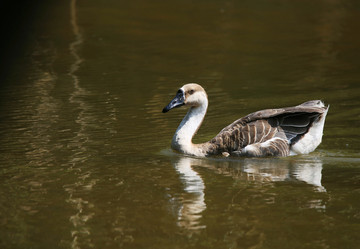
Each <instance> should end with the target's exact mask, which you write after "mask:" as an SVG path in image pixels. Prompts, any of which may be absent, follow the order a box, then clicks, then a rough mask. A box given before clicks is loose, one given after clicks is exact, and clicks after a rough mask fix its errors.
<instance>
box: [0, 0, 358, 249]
mask: <svg viewBox="0 0 360 249" xmlns="http://www.w3.org/2000/svg"><path fill="white" fill-rule="evenodd" d="M37 8H39V7H37ZM42 8H44V9H46V11H38V12H36V13H37V14H36V15H33V16H31V15H30V16H31V18H30V19H29V20H28V22H27V23H26V25H27V26H26V27H28V35H27V36H26V39H24V40H23V41H22V43H21V44H22V46H21V50H20V51H19V50H17V51H13V52H12V51H9V52H8V53H9V54H10V55H12V56H11V60H10V61H11V64H6V68H9V69H8V70H7V71H6V74H3V76H2V78H1V81H2V87H1V93H0V95H1V96H0V99H1V101H0V103H1V105H0V120H1V122H0V137H1V142H2V146H1V148H0V166H1V168H0V178H1V182H2V185H1V188H0V198H1V201H0V222H1V228H0V247H1V248H357V247H358V245H359V243H360V235H359V231H360V154H359V148H360V140H359V134H360V128H359V127H360V114H359V113H360V84H359V81H360V70H359V68H360V61H359V59H358V58H359V56H360V47H359V44H360V33H359V32H358V30H359V28H360V6H359V4H358V3H357V1H346V2H344V1H337V0H333V1H319V2H313V1H284V0H279V1H271V2H269V1H256V2H255V1H241V2H238V1H195V2H194V1H171V2H164V1H151V2H147V1H141V0H137V1H130V2H128V1H124V2H123V1H107V2H106V3H102V2H99V1H86V2H82V1H79V2H77V1H75V0H70V1H68V2H67V1H59V2H56V3H47V4H46V6H45V7H42ZM34 11H35V10H34ZM9 35H10V34H9ZM3 61H4V60H3ZM3 64H4V67H5V63H3ZM187 82H197V83H200V84H201V85H203V86H204V87H205V89H206V90H207V93H208V95H209V101H210V102H209V103H210V105H209V109H208V114H207V117H206V119H205V121H204V123H203V127H202V128H201V129H200V130H199V132H198V135H197V136H196V137H195V141H196V142H203V141H206V140H208V139H210V138H212V137H213V136H214V135H216V133H217V132H219V131H220V130H221V129H222V128H223V127H225V126H226V125H228V124H229V123H231V122H233V121H234V120H236V119H238V118H240V117H242V116H244V115H246V114H248V113H250V112H253V111H256V110H259V109H265V108H273V107H274V108H275V107H281V106H291V105H296V104H299V103H301V102H304V101H307V100H310V99H322V100H324V101H325V102H326V103H327V104H330V110H329V114H328V117H327V121H326V124H325V133H324V137H323V143H322V144H321V145H320V146H319V148H318V149H317V150H316V151H315V152H313V153H311V154H309V155H304V156H295V157H288V158H262V159H251V158H240V159H239V158H227V159H224V158H218V157H215V158H206V159H200V158H191V157H186V156H183V155H179V154H177V153H174V152H172V151H171V149H170V141H171V138H172V135H173V133H174V131H175V129H176V127H177V125H178V124H179V122H180V120H181V118H182V117H183V116H184V115H185V113H186V110H185V109H176V110H172V111H171V112H169V113H167V114H162V113H161V110H162V108H163V107H164V106H165V105H166V104H167V103H168V102H169V101H170V99H171V98H172V97H173V96H174V94H175V93H176V91H177V89H178V88H179V87H181V86H182V85H183V84H184V83H187Z"/></svg>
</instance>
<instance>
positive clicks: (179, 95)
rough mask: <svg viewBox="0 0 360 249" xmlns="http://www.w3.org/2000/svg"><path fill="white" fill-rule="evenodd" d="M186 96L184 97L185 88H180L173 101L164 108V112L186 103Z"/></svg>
mask: <svg viewBox="0 0 360 249" xmlns="http://www.w3.org/2000/svg"><path fill="white" fill-rule="evenodd" d="M184 100H185V97H184V92H183V90H181V89H180V90H179V91H178V92H177V94H176V96H175V98H174V99H173V100H171V102H170V103H169V104H168V105H167V106H165V107H164V109H163V110H162V112H163V113H165V112H168V111H170V110H171V109H173V108H175V107H180V106H183V105H185V103H184Z"/></svg>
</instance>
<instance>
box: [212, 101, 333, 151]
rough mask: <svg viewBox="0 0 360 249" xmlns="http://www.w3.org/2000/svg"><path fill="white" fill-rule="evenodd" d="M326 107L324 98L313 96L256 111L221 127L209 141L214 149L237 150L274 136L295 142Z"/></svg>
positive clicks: (290, 142)
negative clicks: (290, 105)
mask: <svg viewBox="0 0 360 249" xmlns="http://www.w3.org/2000/svg"><path fill="white" fill-rule="evenodd" d="M325 110H326V108H325V107H323V104H322V102H321V101H318V100H313V101H308V102H305V103H303V104H301V105H298V106H294V107H286V108H281V109H267V110H262V111H258V112H254V113H251V114H249V115H247V116H245V117H243V118H240V119H238V120H236V121H235V122H233V123H232V124H230V125H229V126H227V127H225V128H224V129H222V130H221V131H220V133H219V134H218V135H217V136H215V137H214V138H213V139H212V140H211V141H209V143H210V144H212V145H213V146H212V147H213V150H214V152H215V150H217V151H218V152H219V151H220V152H231V151H238V150H241V149H242V148H244V147H245V146H247V145H249V144H254V143H262V142H265V141H267V140H269V139H271V138H273V137H275V136H276V137H280V138H283V139H286V140H287V141H288V143H289V144H293V143H296V142H297V141H298V140H299V139H300V138H301V137H302V136H303V135H304V134H305V133H306V132H307V131H308V130H309V128H310V127H311V125H312V123H313V122H314V121H316V120H317V119H318V118H319V117H320V115H321V114H322V113H324V111H325Z"/></svg>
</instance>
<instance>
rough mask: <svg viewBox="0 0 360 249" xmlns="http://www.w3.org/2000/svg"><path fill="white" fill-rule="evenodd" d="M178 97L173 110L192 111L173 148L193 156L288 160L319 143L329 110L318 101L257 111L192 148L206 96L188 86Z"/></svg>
mask: <svg viewBox="0 0 360 249" xmlns="http://www.w3.org/2000/svg"><path fill="white" fill-rule="evenodd" d="M197 93H198V94H197ZM196 94H197V95H196ZM194 95H196V96H194ZM177 97H178V99H180V100H179V101H178V102H176V101H175V102H176V106H180V105H190V106H191V108H190V110H189V112H188V114H187V115H186V116H185V118H184V119H183V121H182V122H181V124H180V126H179V128H178V129H177V131H176V133H175V135H174V138H173V142H172V147H173V148H174V149H175V150H178V151H180V152H183V153H186V154H191V155H196V156H208V155H218V154H223V155H226V156H228V155H234V156H288V155H291V154H292V155H293V154H303V153H309V152H311V151H313V150H314V149H315V148H316V147H317V146H318V145H319V144H320V142H321V138H322V132H323V126H324V121H325V116H326V114H327V111H328V107H325V106H324V104H323V103H322V102H321V101H319V100H312V101H308V102H305V103H303V104H301V105H298V106H294V107H286V108H279V109H267V110H262V111H257V112H254V113H251V114H249V115H247V116H245V117H243V118H240V119H238V120H236V121H235V122H233V123H232V124H230V125H228V126H227V127H225V128H224V129H222V130H221V131H220V132H219V134H218V135H216V136H215V137H214V138H213V139H211V140H210V141H208V142H206V143H203V144H192V142H191V139H192V137H193V136H194V134H195V133H196V131H197V129H198V128H199V127H200V125H201V122H202V120H203V118H204V116H205V113H206V109H207V103H208V102H207V96H206V93H205V90H204V89H203V88H202V87H200V86H199V85H197V84H187V85H185V86H183V87H182V88H180V90H179V91H178V95H177ZM177 97H175V99H176V98H177ZM175 99H174V100H175ZM174 100H173V101H172V102H170V104H169V105H168V106H167V107H165V108H164V110H163V111H164V112H166V111H168V110H170V109H172V108H173V107H172V106H170V105H171V104H172V103H175V102H174ZM187 103H191V104H187ZM176 106H174V107H176Z"/></svg>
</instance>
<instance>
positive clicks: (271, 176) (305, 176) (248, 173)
mask: <svg viewBox="0 0 360 249" xmlns="http://www.w3.org/2000/svg"><path fill="white" fill-rule="evenodd" d="M173 164H174V167H175V169H176V171H177V172H178V173H179V175H180V180H181V181H182V183H183V185H184V191H185V193H184V194H183V195H182V197H181V199H180V208H179V209H178V212H177V216H178V217H177V218H178V226H180V227H182V228H185V229H187V230H189V231H191V232H196V231H200V230H201V229H204V228H206V225H204V224H202V223H201V219H202V213H203V212H204V211H205V210H206V200H205V192H204V191H205V182H204V179H203V178H202V176H201V174H199V173H198V172H197V171H196V170H194V168H193V166H198V167H203V168H206V169H210V170H211V171H213V172H215V173H217V174H221V175H224V176H230V177H232V178H233V179H236V180H241V181H245V182H246V181H247V182H253V181H255V182H279V181H296V182H304V183H306V184H309V185H311V186H313V187H314V191H315V192H326V189H325V188H324V187H323V186H322V184H321V178H322V173H321V172H322V161H321V160H320V159H314V158H311V159H308V160H306V159H305V160H300V161H291V160H281V159H254V158H248V159H244V160H241V161H230V160H226V161H224V160H217V159H214V160H213V159H200V158H192V157H179V158H178V160H177V161H176V162H174V163H173ZM317 203H318V204H317ZM309 204H310V205H309V207H311V208H316V209H324V208H325V207H324V206H323V205H322V204H321V201H319V202H317V201H316V200H315V201H314V200H309Z"/></svg>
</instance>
